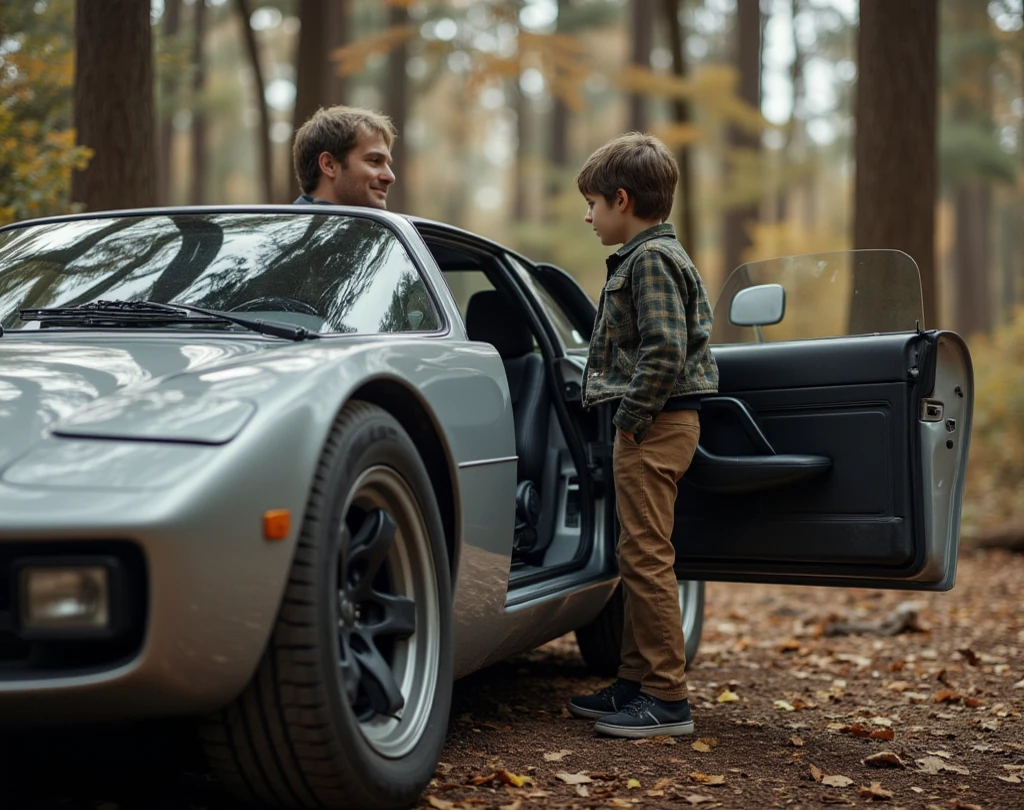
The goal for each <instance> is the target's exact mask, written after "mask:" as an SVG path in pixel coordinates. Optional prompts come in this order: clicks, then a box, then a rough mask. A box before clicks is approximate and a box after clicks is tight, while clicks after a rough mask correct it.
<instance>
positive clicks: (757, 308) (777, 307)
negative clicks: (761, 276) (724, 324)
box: [729, 284, 786, 326]
mask: <svg viewBox="0 0 1024 810" xmlns="http://www.w3.org/2000/svg"><path fill="white" fill-rule="evenodd" d="M785 314H786V291H785V290H784V289H783V288H782V285H781V284H760V285H758V286H757V287H747V289H745V290H740V291H739V292H738V293H736V295H734V296H733V299H732V301H731V302H730V304H729V323H731V324H733V325H735V326H771V325H772V324H775V323H778V322H779V321H781V320H782V316H783V315H785Z"/></svg>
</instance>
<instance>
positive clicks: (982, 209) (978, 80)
mask: <svg viewBox="0 0 1024 810" xmlns="http://www.w3.org/2000/svg"><path fill="white" fill-rule="evenodd" d="M954 20H955V26H956V30H957V31H959V32H961V33H962V35H965V36H971V35H974V36H985V35H986V34H987V33H988V30H989V27H990V26H991V20H990V19H989V16H988V12H987V10H986V9H985V8H984V7H981V8H979V7H978V5H977V4H976V3H974V2H971V1H970V0H959V2H958V3H957V5H956V15H955V17H954ZM991 68H992V60H991V58H987V57H986V56H984V55H982V54H977V53H968V54H965V55H964V56H963V57H962V58H961V59H959V60H958V63H957V64H956V66H955V69H956V75H957V76H958V78H959V80H960V83H961V86H963V85H969V86H970V88H971V90H970V92H965V91H963V90H961V91H960V92H958V93H956V95H955V99H954V104H953V117H954V119H956V120H957V121H961V122H965V123H967V124H970V123H972V122H973V123H975V124H976V125H980V126H983V127H985V128H986V129H987V130H988V131H994V129H995V126H994V124H993V121H992V80H991V78H990V77H991ZM990 182H991V181H990V180H989V179H988V178H986V177H977V176H976V177H973V178H969V179H967V180H966V181H965V182H964V183H963V184H962V185H961V186H960V187H959V188H957V190H956V196H955V207H956V219H955V223H956V237H955V238H956V244H955V248H954V252H953V255H954V262H955V263H954V267H953V270H954V273H955V275H954V278H955V282H954V287H955V289H956V301H955V304H954V319H955V321H954V323H955V328H956V330H957V331H958V332H960V333H961V334H963V335H973V334H976V333H979V332H988V331H989V330H990V329H991V328H992V286H991V283H992V271H991V258H992V256H991V247H990V245H991V242H990V239H991V221H992V217H991V212H992V189H991V186H990Z"/></svg>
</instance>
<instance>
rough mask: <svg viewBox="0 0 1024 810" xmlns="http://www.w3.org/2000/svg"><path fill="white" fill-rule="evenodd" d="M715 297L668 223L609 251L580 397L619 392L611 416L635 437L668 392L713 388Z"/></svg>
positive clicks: (597, 398)
mask: <svg viewBox="0 0 1024 810" xmlns="http://www.w3.org/2000/svg"><path fill="white" fill-rule="evenodd" d="M710 340H711V305H710V304H709V302H708V295H707V291H706V290H705V289H704V282H703V281H702V280H701V277H700V274H699V273H698V272H697V268H696V267H694V265H693V262H692V261H690V257H689V256H687V255H686V251H685V250H683V246H682V245H680V244H679V241H678V240H677V239H676V234H675V230H674V229H673V228H672V226H671V225H669V224H667V223H666V224H662V225H655V226H654V227H652V228H648V229H647V230H646V231H643V232H642V233H639V234H637V235H636V236H634V237H633V238H632V239H630V240H629V241H628V242H626V244H624V245H623V246H622V247H621V248H619V250H617V251H616V252H615V253H614V254H612V255H611V256H610V257H609V258H608V281H607V282H606V283H605V285H604V289H603V290H602V291H601V299H600V301H599V302H598V305H597V320H596V321H595V323H594V331H593V334H592V336H591V338H590V352H589V356H588V358H587V366H586V369H585V371H584V373H583V403H584V405H586V406H587V407H590V406H592V405H596V404H597V403H599V402H606V401H608V400H613V399H621V400H622V402H621V403H620V404H619V407H618V410H617V411H616V412H615V418H614V420H613V421H614V422H615V424H616V425H618V426H619V427H620V428H622V429H623V430H624V431H626V432H627V433H632V434H634V436H635V437H636V439H637V441H641V440H642V439H643V436H644V434H645V433H646V432H647V429H648V428H649V427H650V425H651V422H652V421H653V420H654V417H655V416H656V415H657V414H658V413H659V412H660V411H661V409H662V408H663V407H664V406H665V402H666V400H668V399H669V397H678V396H686V395H692V394H704V393H714V392H716V391H717V390H718V365H717V364H716V363H715V358H714V357H712V355H711V349H710V348H709V343H710Z"/></svg>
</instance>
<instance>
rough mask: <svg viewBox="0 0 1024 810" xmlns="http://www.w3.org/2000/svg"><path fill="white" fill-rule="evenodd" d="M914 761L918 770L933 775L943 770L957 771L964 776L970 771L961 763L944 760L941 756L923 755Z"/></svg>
mask: <svg viewBox="0 0 1024 810" xmlns="http://www.w3.org/2000/svg"><path fill="white" fill-rule="evenodd" d="M914 762H915V763H916V764H917V767H918V770H920V771H923V772H924V773H928V774H932V775H933V776H934V775H935V774H939V773H942V772H943V771H948V772H949V773H959V774H963V775H964V776H967V775H968V774H970V771H969V770H968V769H967V768H965V767H964V766H963V765H954V764H953V763H952V762H946V760H944V759H942V758H941V757H934V756H933V757H923V758H922V759H917V760H914Z"/></svg>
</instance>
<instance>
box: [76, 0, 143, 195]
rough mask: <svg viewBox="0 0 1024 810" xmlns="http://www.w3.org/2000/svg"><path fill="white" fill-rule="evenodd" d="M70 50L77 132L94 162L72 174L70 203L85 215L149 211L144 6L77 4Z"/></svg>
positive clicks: (130, 2) (134, 2) (122, 1)
mask: <svg viewBox="0 0 1024 810" xmlns="http://www.w3.org/2000/svg"><path fill="white" fill-rule="evenodd" d="M75 47H76V53H75V128H76V130H77V133H78V142H79V143H80V144H84V145H85V146H88V147H89V148H91V149H92V150H93V157H92V160H90V161H89V166H88V168H86V169H85V170H84V171H81V172H75V173H74V174H73V176H72V180H71V198H72V200H74V201H75V202H79V203H83V204H84V205H85V207H86V208H88V209H89V210H91V211H99V210H104V209H111V208H134V207H137V206H148V205H154V204H155V203H156V191H157V189H156V185H157V182H156V181H157V177H156V172H157V167H156V137H155V136H156V120H155V113H154V106H153V33H152V29H151V27H150V21H149V0H108V2H106V3H96V2H93V1H92V0H77V2H76V4H75Z"/></svg>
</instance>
